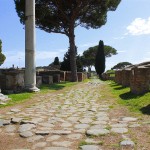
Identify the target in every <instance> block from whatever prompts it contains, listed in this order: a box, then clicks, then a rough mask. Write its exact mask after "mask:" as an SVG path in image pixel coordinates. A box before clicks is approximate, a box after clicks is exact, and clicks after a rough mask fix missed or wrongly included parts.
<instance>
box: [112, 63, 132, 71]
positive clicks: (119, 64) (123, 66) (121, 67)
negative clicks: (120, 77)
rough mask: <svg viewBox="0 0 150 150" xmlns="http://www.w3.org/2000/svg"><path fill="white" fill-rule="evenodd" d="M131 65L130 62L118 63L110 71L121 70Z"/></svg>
mask: <svg viewBox="0 0 150 150" xmlns="http://www.w3.org/2000/svg"><path fill="white" fill-rule="evenodd" d="M129 65H132V64H131V63H130V62H120V63H118V64H117V65H115V66H114V67H112V68H111V69H112V70H113V69H123V68H125V67H126V66H129Z"/></svg>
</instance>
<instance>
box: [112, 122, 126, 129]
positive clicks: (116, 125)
mask: <svg viewBox="0 0 150 150" xmlns="http://www.w3.org/2000/svg"><path fill="white" fill-rule="evenodd" d="M110 126H111V127H113V128H123V127H127V126H128V125H127V124H125V123H117V124H111V125H110Z"/></svg>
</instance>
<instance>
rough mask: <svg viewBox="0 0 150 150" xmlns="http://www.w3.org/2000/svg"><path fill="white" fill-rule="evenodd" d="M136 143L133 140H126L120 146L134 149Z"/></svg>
mask: <svg viewBox="0 0 150 150" xmlns="http://www.w3.org/2000/svg"><path fill="white" fill-rule="evenodd" d="M134 145H135V144H134V142H133V141H131V140H124V141H122V142H120V146H131V147H134Z"/></svg>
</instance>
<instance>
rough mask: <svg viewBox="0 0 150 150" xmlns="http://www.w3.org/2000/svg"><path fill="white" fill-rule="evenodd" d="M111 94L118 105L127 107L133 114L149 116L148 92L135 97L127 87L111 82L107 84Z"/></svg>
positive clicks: (149, 93) (149, 99)
mask: <svg viewBox="0 0 150 150" xmlns="http://www.w3.org/2000/svg"><path fill="white" fill-rule="evenodd" d="M107 83H108V85H109V86H110V87H111V92H112V94H113V95H114V96H115V98H117V100H118V103H119V104H122V105H125V106H128V108H129V109H130V110H131V111H133V112H140V113H143V114H147V115H150V92H148V93H146V94H144V95H135V94H132V93H131V92H130V88H129V87H126V88H125V87H122V86H121V85H118V84H116V83H115V82H113V81H109V82H107Z"/></svg>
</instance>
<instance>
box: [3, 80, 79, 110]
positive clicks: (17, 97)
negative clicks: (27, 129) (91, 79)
mask: <svg viewBox="0 0 150 150" xmlns="http://www.w3.org/2000/svg"><path fill="white" fill-rule="evenodd" d="M75 84H77V82H61V83H57V84H51V85H42V86H41V87H40V94H46V93H49V92H54V91H57V90H61V89H63V88H66V87H71V86H73V85H75ZM36 94H38V93H27V92H24V93H19V94H9V95H8V97H9V98H11V100H9V101H8V103H7V104H6V105H0V108H2V107H6V106H12V105H15V104H19V103H22V102H25V101H27V100H30V99H31V98H32V97H33V96H35V95H36Z"/></svg>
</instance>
